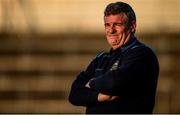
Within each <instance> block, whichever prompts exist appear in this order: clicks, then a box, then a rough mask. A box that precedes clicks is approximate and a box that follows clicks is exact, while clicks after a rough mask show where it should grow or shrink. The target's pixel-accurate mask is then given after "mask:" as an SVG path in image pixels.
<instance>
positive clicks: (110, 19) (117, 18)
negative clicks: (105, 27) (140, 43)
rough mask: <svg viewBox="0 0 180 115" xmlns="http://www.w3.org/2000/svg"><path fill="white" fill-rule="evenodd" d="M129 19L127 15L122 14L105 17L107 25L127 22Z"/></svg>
mask: <svg viewBox="0 0 180 115" xmlns="http://www.w3.org/2000/svg"><path fill="white" fill-rule="evenodd" d="M127 21H128V17H127V15H126V14H125V13H120V14H116V15H109V16H104V22H105V23H112V22H127Z"/></svg>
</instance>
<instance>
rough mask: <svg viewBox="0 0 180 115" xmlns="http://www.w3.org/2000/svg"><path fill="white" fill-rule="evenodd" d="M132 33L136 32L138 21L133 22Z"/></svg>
mask: <svg viewBox="0 0 180 115" xmlns="http://www.w3.org/2000/svg"><path fill="white" fill-rule="evenodd" d="M130 28H131V32H135V31H136V21H132V24H131V27H130Z"/></svg>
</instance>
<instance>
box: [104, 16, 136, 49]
mask: <svg viewBox="0 0 180 115" xmlns="http://www.w3.org/2000/svg"><path fill="white" fill-rule="evenodd" d="M104 25H105V33H106V38H107V41H108V43H109V44H110V45H111V47H112V48H113V49H117V48H119V47H121V46H122V45H124V44H126V43H127V42H128V41H129V40H130V36H131V34H133V32H134V31H135V28H136V22H133V24H131V25H130V24H128V17H127V16H126V14H124V13H121V14H117V15H110V16H105V17H104Z"/></svg>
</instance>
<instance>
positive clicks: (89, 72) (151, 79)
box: [69, 38, 159, 113]
mask: <svg viewBox="0 0 180 115" xmlns="http://www.w3.org/2000/svg"><path fill="white" fill-rule="evenodd" d="M158 74H159V64H158V60H157V57H156V55H155V54H154V52H153V51H152V50H151V48H149V47H147V46H146V45H144V44H142V43H140V42H139V41H138V40H137V39H136V38H133V39H132V40H131V41H130V42H129V43H128V44H126V45H124V46H123V47H121V48H118V49H116V50H112V49H111V50H110V51H109V52H106V53H100V54H99V55H97V57H96V58H95V59H94V60H93V61H92V62H91V63H90V64H89V66H88V67H87V69H86V70H85V71H82V72H81V73H80V74H79V75H78V76H77V78H76V79H75V80H74V82H73V84H72V87H71V91H70V94H69V101H70V102H71V103H72V104H73V105H77V106H86V107H87V108H86V113H152V112H153V108H154V104H155V94H156V87H157V80H158ZM92 78H93V80H92V81H91V82H90V87H91V88H86V87H85V85H86V83H87V82H88V81H89V80H90V79H92ZM99 92H101V93H103V94H107V95H114V96H118V97H119V98H118V99H116V100H113V101H108V102H98V101H97V96H98V93H99Z"/></svg>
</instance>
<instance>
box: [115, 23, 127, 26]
mask: <svg viewBox="0 0 180 115" xmlns="http://www.w3.org/2000/svg"><path fill="white" fill-rule="evenodd" d="M124 25H125V23H115V26H124Z"/></svg>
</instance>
